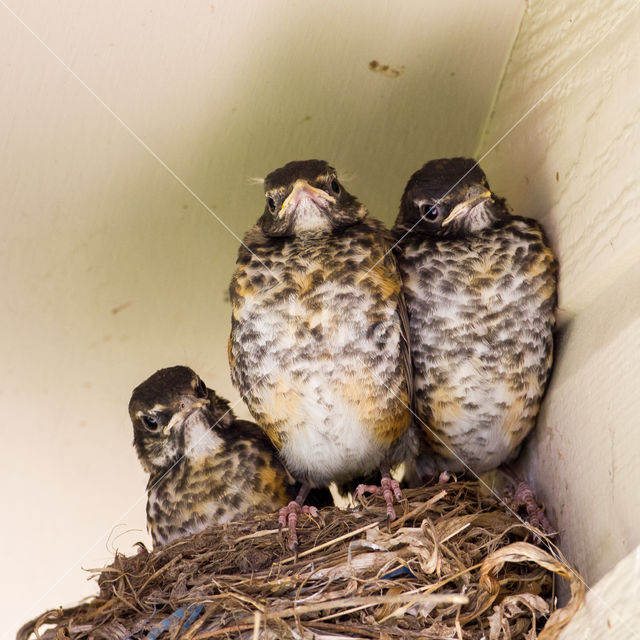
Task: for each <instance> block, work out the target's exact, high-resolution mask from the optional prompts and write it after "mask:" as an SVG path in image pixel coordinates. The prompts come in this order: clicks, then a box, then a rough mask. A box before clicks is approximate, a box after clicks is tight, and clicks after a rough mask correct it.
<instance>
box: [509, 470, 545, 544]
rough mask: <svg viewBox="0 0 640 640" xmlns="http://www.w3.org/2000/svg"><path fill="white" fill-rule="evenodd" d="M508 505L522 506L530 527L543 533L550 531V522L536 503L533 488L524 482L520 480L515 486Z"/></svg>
mask: <svg viewBox="0 0 640 640" xmlns="http://www.w3.org/2000/svg"><path fill="white" fill-rule="evenodd" d="M509 506H510V507H513V508H516V509H517V508H518V507H522V506H523V507H525V508H526V510H527V522H528V523H529V524H530V525H531V526H532V527H536V528H537V529H540V530H541V531H543V532H544V533H551V532H552V530H553V529H552V527H551V523H550V522H549V520H548V519H547V516H546V515H545V513H544V511H543V510H542V508H541V507H540V506H539V505H538V501H537V499H536V495H535V493H533V489H532V488H531V487H530V486H529V485H528V484H527V483H526V482H521V483H520V484H519V485H518V486H517V488H516V490H515V492H514V494H513V496H512V497H511V499H510V500H509Z"/></svg>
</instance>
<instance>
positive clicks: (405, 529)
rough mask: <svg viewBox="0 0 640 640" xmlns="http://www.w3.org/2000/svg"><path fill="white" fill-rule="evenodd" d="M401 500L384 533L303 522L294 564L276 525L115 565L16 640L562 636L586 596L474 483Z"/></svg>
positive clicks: (544, 544)
mask: <svg viewBox="0 0 640 640" xmlns="http://www.w3.org/2000/svg"><path fill="white" fill-rule="evenodd" d="M405 497H406V498H407V501H406V502H405V503H404V514H403V515H402V516H401V517H399V518H398V520H396V521H395V522H393V523H392V524H391V526H390V529H389V530H388V529H387V526H386V523H385V521H384V515H385V509H384V503H383V501H382V499H381V498H379V497H376V498H374V499H371V500H370V501H369V504H368V506H367V507H362V508H360V509H357V510H354V511H342V510H340V509H337V508H329V509H324V510H323V511H322V517H323V519H324V526H322V525H321V523H319V522H316V521H314V520H312V519H311V518H308V517H306V516H301V518H300V520H299V527H298V529H299V534H300V543H301V547H300V553H299V555H298V559H297V560H295V559H294V558H293V557H292V556H291V554H290V553H289V552H288V551H286V548H285V546H284V544H283V541H282V539H281V537H280V536H279V535H278V531H277V529H273V525H274V522H275V517H274V514H257V515H255V516H252V517H250V518H246V519H244V520H242V521H239V522H234V523H230V524H228V525H224V526H215V527H211V528H210V529H208V530H207V531H204V532H203V533H201V534H198V535H196V536H193V537H190V538H183V539H181V540H178V541H176V542H174V543H172V544H170V545H167V546H165V547H160V548H158V549H156V550H154V551H153V552H151V553H147V552H146V551H144V552H141V553H138V554H137V555H134V556H131V557H126V556H123V555H120V554H117V555H116V557H115V560H114V562H113V564H112V565H110V566H108V567H106V568H104V569H96V570H93V573H94V574H96V575H97V576H98V583H99V586H100V593H99V595H98V596H97V597H94V598H92V599H91V600H89V601H87V602H84V603H82V604H79V605H77V606H75V607H72V608H67V609H58V610H54V611H50V612H47V613H45V614H44V615H42V616H41V617H40V618H38V619H37V620H35V621H31V622H30V623H28V624H27V625H25V626H24V627H23V628H22V629H21V630H20V632H19V633H18V636H17V637H18V640H26V638H28V637H29V636H30V633H32V632H36V635H38V633H39V634H40V635H38V637H41V638H43V639H45V640H65V639H67V638H74V639H75V638H77V639H84V638H90V639H96V640H98V639H105V640H107V639H108V640H116V639H117V640H124V639H125V638H130V637H134V638H140V639H149V640H152V639H155V638H160V640H165V639H166V640H169V639H175V638H181V639H183V640H205V639H210V638H246V639H248V640H251V639H257V638H261V639H263V640H266V639H267V638H296V639H302V638H304V639H306V638H316V639H317V640H324V639H329V638H383V639H384V640H395V639H397V638H430V639H437V638H457V639H459V640H460V639H464V640H466V639H479V638H486V639H487V640H502V639H505V640H506V639H511V640H515V639H516V638H525V639H527V640H534V639H535V638H538V639H540V640H545V639H546V640H549V639H551V638H556V637H557V636H558V634H559V632H560V630H561V629H562V628H563V627H564V626H565V625H566V623H567V622H568V621H569V620H570V619H571V617H572V616H573V614H574V613H575V611H576V609H577V608H578V606H579V605H580V602H581V601H582V598H583V595H584V591H583V583H582V581H581V580H580V578H579V577H578V576H577V574H576V573H575V572H574V571H573V570H572V569H571V568H570V567H569V566H568V565H567V564H566V562H565V561H564V560H563V559H562V556H561V555H560V554H559V552H558V551H557V549H556V548H555V547H554V546H553V545H552V544H551V543H550V542H549V541H548V540H544V539H542V540H541V539H540V538H539V537H538V536H536V535H535V533H534V530H533V529H531V528H529V527H526V526H523V525H522V524H521V522H520V521H519V520H518V519H517V518H516V517H515V516H514V515H513V514H512V513H510V512H509V511H508V510H506V509H505V508H504V506H502V505H500V504H499V503H498V502H497V501H496V500H495V499H494V498H492V497H486V496H485V495H483V492H482V490H481V486H480V485H479V484H478V483H475V482H457V483H453V484H449V485H440V486H432V487H423V488H420V489H413V490H407V491H405ZM554 574H557V575H559V576H561V577H563V578H566V579H567V580H569V582H570V584H571V592H572V598H571V600H570V602H569V603H568V605H567V606H566V607H564V608H562V609H555V608H554V588H553V583H554V581H553V578H554ZM196 607H198V608H196ZM43 627H46V628H45V629H44V630H42V631H39V629H41V628H43ZM186 627H188V628H186Z"/></svg>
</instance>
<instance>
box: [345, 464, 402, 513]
mask: <svg viewBox="0 0 640 640" xmlns="http://www.w3.org/2000/svg"><path fill="white" fill-rule="evenodd" d="M365 493H370V494H372V495H379V494H382V497H383V498H384V500H385V502H386V503H387V524H389V523H390V522H391V521H392V520H395V519H396V510H395V509H394V508H393V501H394V498H395V500H396V501H397V502H399V501H400V500H402V497H403V496H402V490H401V489H400V483H399V482H398V481H397V480H394V479H393V478H389V477H388V476H383V477H382V479H381V480H380V486H378V485H375V484H359V485H358V486H357V488H356V496H358V497H360V496H362V495H364V494H365Z"/></svg>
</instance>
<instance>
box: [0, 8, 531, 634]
mask: <svg viewBox="0 0 640 640" xmlns="http://www.w3.org/2000/svg"><path fill="white" fill-rule="evenodd" d="M8 5H9V6H10V10H8V9H7V8H6V7H5V5H4V0H2V2H1V3H0V60H1V61H2V63H1V64H2V71H3V75H2V82H1V83H0V104H1V105H2V108H1V111H0V149H1V151H2V153H1V155H0V181H1V188H0V207H1V211H2V217H1V220H2V223H1V224H2V229H1V233H0V256H1V260H2V263H1V266H2V274H3V275H2V278H1V279H0V296H1V299H2V312H1V313H0V322H1V323H2V325H1V326H2V332H1V337H0V361H1V362H2V368H1V370H0V415H1V416H2V418H1V423H0V429H1V433H2V442H3V447H2V452H3V453H2V460H3V462H2V465H0V474H1V477H0V487H1V489H0V491H1V492H2V504H3V506H4V508H5V510H6V516H5V518H4V519H3V523H2V527H1V533H0V546H1V548H2V564H3V567H2V574H3V579H2V580H0V602H1V603H2V610H3V616H2V618H1V619H0V629H2V630H5V631H6V632H7V633H6V634H2V635H3V636H6V635H8V634H9V633H12V632H14V631H15V629H16V627H17V626H18V625H19V624H20V623H22V622H24V621H25V620H26V619H27V618H28V617H29V616H32V615H35V614H37V613H39V612H41V611H42V610H43V609H44V608H45V607H52V606H57V605H60V604H67V603H72V602H74V601H76V600H78V599H79V598H81V597H84V596H86V595H90V594H92V593H93V592H94V591H95V588H96V587H95V585H93V584H87V583H86V581H85V580H86V574H85V573H84V572H83V571H82V570H81V568H80V567H81V566H83V567H95V566H101V565H102V564H104V563H105V562H108V561H109V560H110V558H111V557H112V551H113V549H114V548H119V549H120V550H122V551H123V552H130V551H131V545H132V543H133V542H134V541H136V540H139V539H144V540H148V538H147V536H146V534H145V532H144V502H145V495H144V486H145V483H146V479H145V477H144V475H143V473H142V471H141V470H140V469H139V465H138V462H137V459H136V457H135V455H134V451H133V449H132V447H131V433H130V429H131V427H130V423H129V420H128V416H127V403H128V400H129V395H130V393H131V390H132V388H133V387H134V386H135V385H136V384H138V383H139V382H141V381H142V380H143V379H144V378H145V377H146V376H148V375H149V374H151V373H152V372H153V371H154V370H155V369H157V368H159V367H162V366H167V365H171V364H176V363H185V364H189V365H191V366H192V367H193V368H194V369H196V370H197V371H198V372H199V373H200V374H201V375H202V376H203V377H204V379H205V380H206V381H207V382H208V383H209V385H210V386H212V387H214V388H215V389H217V390H218V391H219V392H220V393H222V394H223V395H225V396H227V397H230V398H231V399H232V400H233V401H234V402H237V400H238V398H237V395H236V394H235V393H234V392H233V391H232V389H231V385H230V382H229V376H228V370H227V362H226V340H227V335H228V330H229V313H230V312H229V305H228V303H227V301H226V298H225V291H226V287H227V282H228V279H229V277H230V274H231V272H232V269H233V264H234V260H235V253H236V246H237V241H236V240H235V239H234V238H233V237H232V236H231V234H230V233H229V232H228V231H227V230H225V228H224V227H223V226H222V225H221V224H220V223H219V222H218V221H217V220H216V219H215V218H214V216H213V215H212V214H211V213H209V212H208V211H207V210H206V208H205V207H204V206H203V205H202V204H201V202H199V201H198V199H196V198H195V197H194V196H193V195H192V194H191V193H190V192H189V190H188V189H186V188H185V187H184V186H183V185H182V184H181V183H180V182H179V181H178V180H176V178H175V177H173V176H172V175H171V173H170V171H169V170H168V169H167V167H165V166H163V165H162V162H164V163H166V165H167V166H168V167H169V168H170V169H171V170H172V171H174V172H175V173H176V174H177V176H179V178H180V179H181V180H182V181H184V183H186V185H188V187H189V188H190V189H192V190H193V192H194V193H195V194H197V197H198V198H200V199H201V200H202V202H203V203H206V205H207V206H209V207H210V208H211V209H212V210H213V211H215V213H216V214H217V216H219V217H220V218H221V219H222V220H223V221H224V222H225V223H226V224H227V225H228V226H229V228H230V229H231V230H232V231H233V232H235V234H236V235H242V233H243V232H244V231H245V229H246V228H247V227H248V226H249V225H250V224H251V223H252V222H253V221H254V220H255V218H256V217H257V216H258V214H259V213H260V211H261V209H262V206H263V204H262V203H263V199H262V194H261V188H260V187H256V186H252V185H251V184H250V183H249V182H248V178H249V177H252V176H263V175H264V174H265V173H266V172H268V171H269V170H271V169H273V168H275V167H277V166H279V165H280V164H282V163H284V162H286V161H288V160H291V159H302V158H308V157H314V156H317V157H323V158H327V159H329V160H331V161H332V162H334V163H335V164H336V165H337V166H338V167H339V169H341V170H342V171H343V172H348V173H350V174H351V175H352V180H351V182H350V183H349V184H350V188H351V190H352V191H353V192H354V193H356V194H358V195H359V196H360V197H361V198H362V199H363V201H365V202H366V203H368V204H369V205H370V208H371V209H372V211H373V213H374V214H376V215H378V216H382V217H384V218H385V219H386V220H387V221H391V220H392V218H393V217H394V216H395V212H396V208H397V203H398V200H399V197H400V194H401V191H402V188H403V185H404V183H405V181H406V179H407V177H408V176H409V174H410V173H411V172H412V171H413V170H415V169H416V168H417V167H419V166H420V165H421V164H422V163H423V162H424V161H426V160H427V159H430V158H432V157H434V156H439V155H453V154H469V153H472V152H473V151H474V149H475V148H476V146H477V142H478V139H479V133H480V131H481V128H482V125H483V123H484V122H485V121H486V117H487V114H488V112H489V107H490V104H491V101H492V99H493V96H494V94H495V91H496V88H497V85H498V82H499V78H500V76H501V73H502V70H503V68H504V64H505V62H506V59H507V55H508V52H509V50H510V48H511V45H512V43H513V39H514V37H515V34H516V31H517V27H518V24H519V21H520V17H521V15H522V12H523V9H524V4H523V3H522V2H521V1H520V0H509V1H507V0H484V1H483V3H482V4H481V5H480V4H479V3H477V2H476V1H475V0H457V1H456V2H455V3H453V4H452V3H441V2H435V1H434V2H424V1H423V0H412V1H408V0H407V1H406V2H403V3H401V4H399V3H395V2H381V1H375V2H370V1H368V0H361V1H357V2H356V1H355V0H352V1H351V2H349V3H344V2H340V1H338V0H335V1H327V0H322V1H320V0H318V1H315V2H295V1H294V0H271V1H270V2H242V1H239V0H225V1H224V2H223V1H214V2H209V1H201V0H197V1H191V2H169V3H168V2H164V3H158V2H154V1H153V0H140V1H138V2H134V3H132V2H127V1H125V0H110V1H108V2H107V1H97V2H91V3H87V2H84V1H81V0H60V1H57V2H47V3H43V2H37V1H35V0H21V1H20V2H18V1H16V0H8ZM11 11H14V12H15V13H16V14H17V15H18V16H19V18H20V19H21V20H23V21H24V23H26V25H27V26H28V28H30V29H32V30H33V31H34V32H35V34H37V36H38V37H40V38H42V40H43V41H44V42H45V43H46V44H47V45H48V46H49V47H50V48H51V50H52V51H49V50H47V49H46V47H45V46H43V44H42V43H40V42H39V41H38V40H37V38H36V37H35V36H34V35H33V34H32V33H30V32H29V30H28V29H27V28H26V27H25V26H24V25H23V24H21V23H20V21H19V19H18V18H16V16H15V15H12V13H11ZM56 55H57V56H59V57H60V58H61V60H62V61H64V63H66V64H67V65H69V67H70V68H71V69H72V70H73V71H74V72H75V73H76V74H77V75H78V76H79V78H81V79H82V81H83V82H84V83H86V85H88V87H89V88H90V89H91V90H93V91H94V92H95V93H96V94H97V96H99V97H100V99H102V100H103V101H104V102H105V103H106V105H108V107H109V108H111V109H112V110H113V111H114V112H115V114H117V117H116V116H114V114H112V113H110V112H109V110H108V109H107V107H106V106H105V105H104V104H101V103H100V102H99V101H98V100H97V99H96V97H95V96H93V95H92V94H91V92H90V90H89V89H88V88H87V86H83V84H82V83H81V82H80V81H79V80H78V79H77V78H75V77H74V76H73V75H72V73H71V72H70V70H69V69H66V68H65V67H64V65H63V64H62V62H61V60H59V59H57V58H56ZM372 60H377V61H378V62H379V63H380V64H381V65H385V64H387V65H390V67H391V69H389V70H387V72H386V73H381V72H380V71H372V70H370V68H369V63H370V62H371V61H372ZM394 69H395V70H396V71H397V75H394V73H393V70H394ZM118 118H121V119H122V121H123V122H124V123H126V125H127V126H128V127H130V128H131V130H132V131H133V132H135V136H134V135H132V134H131V133H130V132H129V131H128V130H127V129H126V127H125V126H124V125H123V122H120V121H119V120H118ZM136 136H138V137H139V139H137V138H136ZM145 144H146V145H148V147H149V148H150V149H151V150H152V151H153V153H151V152H150V151H149V150H148V149H145V147H144V145H145ZM154 154H157V156H158V157H154ZM161 161H162V162H161ZM238 411H239V412H240V413H242V414H245V415H246V412H245V411H244V410H243V409H242V407H240V406H238ZM107 537H109V541H108V542H107Z"/></svg>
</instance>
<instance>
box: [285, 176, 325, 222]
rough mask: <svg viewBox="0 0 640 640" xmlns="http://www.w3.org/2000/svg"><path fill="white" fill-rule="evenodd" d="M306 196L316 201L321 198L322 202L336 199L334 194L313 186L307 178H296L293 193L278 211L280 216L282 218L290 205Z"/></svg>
mask: <svg viewBox="0 0 640 640" xmlns="http://www.w3.org/2000/svg"><path fill="white" fill-rule="evenodd" d="M305 197H306V198H311V199H312V200H314V201H315V202H318V201H319V200H320V201H322V202H335V201H336V199H335V198H334V197H333V196H330V195H329V194H328V193H327V192H326V191H323V190H322V189H316V187H312V186H311V185H310V184H309V183H308V182H307V181H306V180H302V179H300V180H296V182H295V184H294V185H293V189H291V193H290V194H289V195H288V196H287V197H286V198H285V201H284V202H283V203H282V206H281V207H280V211H278V218H282V216H284V214H285V212H286V211H287V208H288V207H289V206H290V205H292V204H298V202H300V200H302V199H303V198H305Z"/></svg>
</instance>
